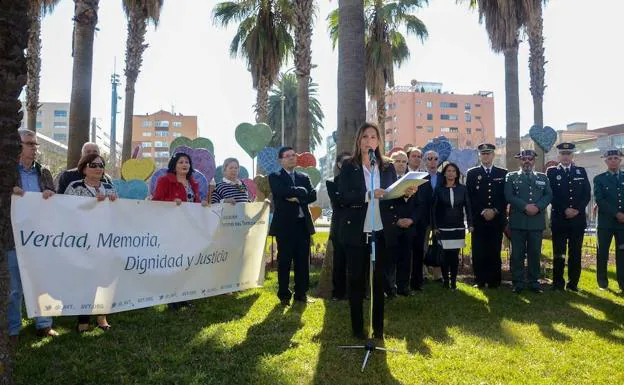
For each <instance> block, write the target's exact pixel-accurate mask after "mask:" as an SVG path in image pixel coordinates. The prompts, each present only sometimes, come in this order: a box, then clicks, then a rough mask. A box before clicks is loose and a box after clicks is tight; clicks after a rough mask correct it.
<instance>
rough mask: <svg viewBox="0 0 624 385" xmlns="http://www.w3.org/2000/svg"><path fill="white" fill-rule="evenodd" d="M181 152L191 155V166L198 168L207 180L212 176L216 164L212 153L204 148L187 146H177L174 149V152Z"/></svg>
mask: <svg viewBox="0 0 624 385" xmlns="http://www.w3.org/2000/svg"><path fill="white" fill-rule="evenodd" d="M179 152H183V153H185V154H187V155H188V156H190V157H191V161H192V162H193V168H194V169H196V170H199V172H201V173H202V174H204V176H205V177H206V179H208V182H209V183H210V181H211V180H212V178H214V176H215V173H216V169H217V168H216V164H215V158H214V155H212V153H211V152H210V151H208V150H206V149H205V148H191V147H188V146H178V147H177V148H176V149H175V153H176V154H177V153H179Z"/></svg>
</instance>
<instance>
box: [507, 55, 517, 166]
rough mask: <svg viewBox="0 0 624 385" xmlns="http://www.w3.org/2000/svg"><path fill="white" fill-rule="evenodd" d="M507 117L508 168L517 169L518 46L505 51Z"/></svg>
mask: <svg viewBox="0 0 624 385" xmlns="http://www.w3.org/2000/svg"><path fill="white" fill-rule="evenodd" d="M504 53H505V117H506V121H507V122H506V123H507V124H506V136H507V138H506V139H507V140H506V146H505V150H506V157H505V160H506V163H507V165H506V166H507V168H508V169H510V170H513V169H515V168H516V167H517V161H516V159H515V158H514V157H515V156H516V154H517V153H518V152H520V91H519V87H518V45H517V44H516V45H515V46H514V47H513V48H509V49H506V50H505V52H504Z"/></svg>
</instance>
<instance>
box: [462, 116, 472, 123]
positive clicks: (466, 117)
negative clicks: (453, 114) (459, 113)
mask: <svg viewBox="0 0 624 385" xmlns="http://www.w3.org/2000/svg"><path fill="white" fill-rule="evenodd" d="M464 120H466V121H467V122H472V115H471V114H464Z"/></svg>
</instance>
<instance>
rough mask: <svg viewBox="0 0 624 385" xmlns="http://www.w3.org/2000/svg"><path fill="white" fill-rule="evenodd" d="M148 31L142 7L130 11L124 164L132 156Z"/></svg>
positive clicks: (123, 149)
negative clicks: (136, 97)
mask: <svg viewBox="0 0 624 385" xmlns="http://www.w3.org/2000/svg"><path fill="white" fill-rule="evenodd" d="M146 31H147V20H146V15H145V13H144V12H143V11H142V7H140V6H139V7H138V9H130V10H129V11H128V40H127V41H126V69H125V74H126V100H125V106H124V134H123V148H122V151H121V161H122V163H123V162H125V161H126V160H128V159H130V157H131V155H132V116H133V115H134V91H135V85H136V81H137V78H138V77H139V72H140V71H141V64H142V63H143V52H144V51H145V48H147V44H145V32H146Z"/></svg>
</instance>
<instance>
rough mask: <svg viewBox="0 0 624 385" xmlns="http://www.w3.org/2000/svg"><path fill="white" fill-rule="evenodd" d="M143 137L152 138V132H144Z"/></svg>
mask: <svg viewBox="0 0 624 385" xmlns="http://www.w3.org/2000/svg"><path fill="white" fill-rule="evenodd" d="M143 136H152V133H151V132H149V131H147V132H144V133H143Z"/></svg>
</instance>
